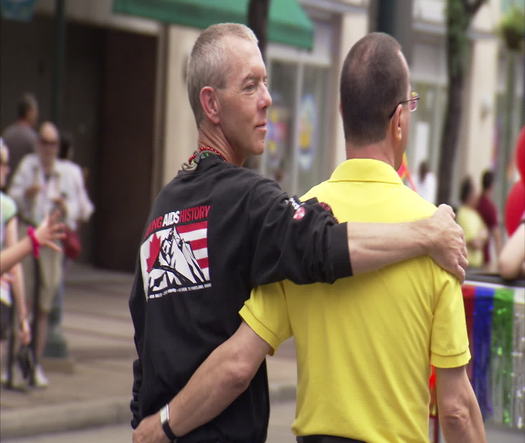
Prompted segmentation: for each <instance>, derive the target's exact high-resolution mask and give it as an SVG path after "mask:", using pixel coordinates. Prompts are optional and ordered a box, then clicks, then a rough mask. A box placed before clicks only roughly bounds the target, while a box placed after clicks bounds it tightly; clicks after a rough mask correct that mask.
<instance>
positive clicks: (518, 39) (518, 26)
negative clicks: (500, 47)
mask: <svg viewBox="0 0 525 443" xmlns="http://www.w3.org/2000/svg"><path fill="white" fill-rule="evenodd" d="M498 30H499V33H500V35H501V37H502V38H503V41H504V42H505V46H506V47H507V49H509V50H510V51H517V52H519V51H521V50H522V49H523V42H524V41H525V12H524V10H523V9H522V8H520V7H519V6H518V5H517V4H514V5H512V6H511V7H510V8H509V10H508V11H507V12H506V13H505V15H504V16H503V17H502V19H501V21H500V24H499V26H498Z"/></svg>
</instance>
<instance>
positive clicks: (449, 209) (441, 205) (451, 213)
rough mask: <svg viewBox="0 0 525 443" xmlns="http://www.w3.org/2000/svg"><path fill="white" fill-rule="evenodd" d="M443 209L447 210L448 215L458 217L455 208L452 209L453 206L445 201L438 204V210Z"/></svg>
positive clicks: (443, 210)
mask: <svg viewBox="0 0 525 443" xmlns="http://www.w3.org/2000/svg"><path fill="white" fill-rule="evenodd" d="M439 210H441V211H442V212H445V213H447V214H448V215H450V216H451V217H452V218H455V217H456V214H454V210H453V209H452V207H451V206H449V205H446V204H444V203H442V204H440V205H439V206H438V211H439Z"/></svg>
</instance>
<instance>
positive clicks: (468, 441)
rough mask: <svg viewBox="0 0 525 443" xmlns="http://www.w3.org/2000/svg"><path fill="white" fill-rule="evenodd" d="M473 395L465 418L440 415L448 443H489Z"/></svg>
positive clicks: (459, 415) (458, 415)
mask: <svg viewBox="0 0 525 443" xmlns="http://www.w3.org/2000/svg"><path fill="white" fill-rule="evenodd" d="M471 395H472V399H471V401H470V403H469V405H468V407H467V410H466V414H465V415H464V416H463V415H461V414H455V415H446V414H443V415H442V414H441V413H440V421H441V427H442V428H443V434H444V436H445V440H446V441H447V443H484V442H486V441H487V439H486V436H485V428H484V425H483V418H482V416H481V411H480V409H479V406H478V403H477V401H476V398H475V396H474V392H472V394H471ZM438 410H439V409H438Z"/></svg>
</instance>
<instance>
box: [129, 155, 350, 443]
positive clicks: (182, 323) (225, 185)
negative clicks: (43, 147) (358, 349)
mask: <svg viewBox="0 0 525 443" xmlns="http://www.w3.org/2000/svg"><path fill="white" fill-rule="evenodd" d="M351 273H352V271H351V266H350V258H349V252H348V243H347V236H346V225H345V224H337V223H336V221H335V219H334V218H333V217H332V215H331V214H330V212H329V211H327V210H325V209H324V208H323V207H322V206H321V205H318V204H316V203H315V202H313V201H308V202H306V203H301V202H299V201H297V200H296V199H293V198H292V199H291V198H289V197H288V196H287V195H286V193H284V192H283V191H282V190H281V189H280V188H279V186H278V185H277V184H276V183H275V182H273V181H271V180H268V179H265V178H263V177H261V176H260V175H259V174H257V173H255V172H253V171H251V170H248V169H244V168H240V167H237V166H234V165H231V164H229V163H226V162H224V161H223V160H221V159H220V158H218V157H216V156H210V157H208V158H205V159H203V160H201V162H200V163H199V166H198V168H197V170H195V171H193V172H180V173H179V174H178V175H177V177H176V178H175V179H174V180H172V181H171V183H169V184H168V185H166V186H165V187H164V189H163V190H162V191H161V192H160V194H159V195H158V197H157V199H156V200H155V202H154V204H153V208H152V210H151V213H150V216H149V219H148V223H147V225H146V229H145V233H144V237H143V240H142V245H141V246H140V252H139V263H138V267H137V272H136V277H135V282H134V287H133V290H132V294H131V298H130V310H131V315H132V318H133V324H134V326H135V344H136V347H137V353H138V357H139V358H138V359H137V360H136V361H135V362H134V368H133V369H134V371H133V372H134V385H133V400H132V402H131V409H132V412H133V420H132V426H133V427H136V426H137V425H138V423H139V422H140V420H141V418H143V417H145V416H147V415H150V414H153V413H155V412H157V411H158V410H159V409H160V408H161V407H162V406H163V405H164V404H166V403H167V402H168V401H169V400H171V398H172V397H173V396H174V395H176V394H177V393H178V392H179V391H180V390H181V389H182V387H183V386H184V385H185V384H186V383H187V381H188V380H189V378H190V377H191V375H192V374H193V372H194V371H195V370H196V369H197V367H198V366H199V365H200V364H201V363H202V362H203V361H204V360H205V359H206V357H207V356H208V355H209V354H210V352H211V351H213V349H215V348H216V347H217V346H218V345H220V344H221V343H222V342H224V341H225V340H227V339H228V338H229V337H230V336H231V335H232V334H233V333H234V332H235V330H236V329H237V328H238V327H239V325H240V321H241V319H240V316H239V315H238V311H239V309H240V308H241V307H242V305H243V303H244V301H245V300H246V299H247V298H248V297H249V296H250V290H251V289H252V288H253V287H255V286H257V285H260V284H264V283H270V282H274V281H279V280H283V279H285V278H288V279H291V280H293V281H295V282H296V283H311V282H317V281H323V282H333V281H334V280H335V279H337V278H339V277H342V276H348V275H351ZM268 416H269V400H268V382H267V376H266V364H265V363H263V364H262V365H261V367H260V368H259V370H258V372H257V374H256V375H255V377H254V378H253V381H252V382H251V384H250V386H249V388H248V389H247V390H246V391H245V392H244V393H243V394H241V396H239V397H238V398H237V399H236V400H235V401H234V402H233V403H232V404H231V405H230V406H229V407H228V408H227V409H226V410H225V411H224V412H223V413H221V414H220V415H219V416H218V417H216V418H215V419H214V420H212V421H211V422H209V423H208V424H206V425H204V426H201V427H200V428H198V429H196V430H195V431H193V432H191V433H190V434H188V435H187V436H185V437H184V438H183V439H181V442H184V443H186V442H205V441H214V442H215V441H225V442H250V443H257V442H263V441H265V439H266V430H267V425H268ZM217 439H218V440H217Z"/></svg>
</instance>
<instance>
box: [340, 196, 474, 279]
mask: <svg viewBox="0 0 525 443" xmlns="http://www.w3.org/2000/svg"><path fill="white" fill-rule="evenodd" d="M454 218H455V215H454V211H452V208H451V207H450V206H448V205H440V206H439V208H438V209H437V211H436V212H435V213H434V215H432V217H429V218H425V219H422V220H418V221H414V222H407V223H348V224H347V234H348V248H349V251H350V259H351V262H352V270H353V273H354V274H359V273H362V272H368V271H373V270H377V269H380V268H382V267H383V266H388V265H391V264H393V263H397V262H400V261H403V260H408V259H411V258H414V257H418V256H421V255H429V256H430V257H431V258H432V259H433V260H434V261H435V262H436V263H437V264H438V265H439V266H441V267H442V268H444V269H445V270H446V271H448V272H450V273H451V274H453V275H455V276H456V278H458V279H459V280H460V281H463V280H464V279H465V268H466V267H467V265H468V261H467V249H466V246H465V239H464V236H463V230H462V229H461V227H460V226H459V225H458V224H457V223H456V222H455V220H454Z"/></svg>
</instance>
